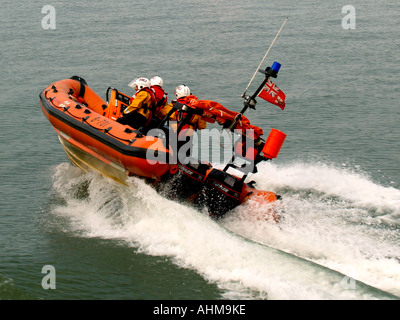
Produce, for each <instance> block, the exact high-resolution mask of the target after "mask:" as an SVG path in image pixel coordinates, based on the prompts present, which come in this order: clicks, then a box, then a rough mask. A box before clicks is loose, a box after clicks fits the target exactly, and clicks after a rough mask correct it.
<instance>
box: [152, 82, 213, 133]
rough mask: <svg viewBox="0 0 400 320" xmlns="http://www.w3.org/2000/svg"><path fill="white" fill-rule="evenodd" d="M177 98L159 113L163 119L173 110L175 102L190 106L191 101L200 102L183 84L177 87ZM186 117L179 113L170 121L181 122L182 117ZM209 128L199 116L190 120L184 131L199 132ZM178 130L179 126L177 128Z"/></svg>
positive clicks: (174, 114)
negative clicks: (198, 130)
mask: <svg viewBox="0 0 400 320" xmlns="http://www.w3.org/2000/svg"><path fill="white" fill-rule="evenodd" d="M174 94H175V97H176V100H172V102H171V103H170V104H168V105H166V106H165V107H164V108H162V109H161V110H160V111H159V115H160V117H161V119H162V118H164V117H165V116H166V115H167V114H168V113H169V112H170V111H171V109H172V108H173V106H174V104H175V102H179V103H182V104H189V105H190V101H191V100H198V98H197V97H196V96H195V95H192V94H190V88H189V87H188V86H187V85H184V84H181V85H179V86H177V87H176V89H175V92H174ZM184 116H185V115H180V114H179V111H176V112H174V113H173V114H172V115H171V116H170V120H174V121H178V122H179V121H180V120H181V119H180V118H181V117H184ZM206 127H207V122H206V121H204V120H203V119H202V118H201V117H200V116H199V115H196V114H194V115H192V117H191V119H190V120H189V122H188V124H187V125H184V126H183V128H182V131H183V130H185V129H186V130H188V129H192V130H197V129H200V130H201V129H205V128H206ZM176 128H177V126H176ZM176 128H174V129H176Z"/></svg>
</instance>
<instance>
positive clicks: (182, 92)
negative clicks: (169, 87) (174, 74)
mask: <svg viewBox="0 0 400 320" xmlns="http://www.w3.org/2000/svg"><path fill="white" fill-rule="evenodd" d="M174 93H175V97H176V98H177V99H179V98H183V97H187V96H188V95H190V89H189V87H188V86H187V85H185V84H181V85H179V86H177V87H176V89H175V92H174Z"/></svg>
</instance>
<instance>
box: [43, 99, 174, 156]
mask: <svg viewBox="0 0 400 320" xmlns="http://www.w3.org/2000/svg"><path fill="white" fill-rule="evenodd" d="M39 97H40V101H41V104H42V106H43V108H44V109H45V110H46V111H47V112H48V113H49V114H50V115H51V116H53V117H55V118H57V119H58V120H60V121H62V122H64V123H66V124H68V125H69V126H71V127H72V128H74V129H76V130H79V131H80V132H82V133H84V134H86V135H88V136H90V137H92V138H94V139H96V140H98V141H100V142H101V143H103V144H105V145H107V146H108V147H111V148H113V149H114V150H116V151H117V152H119V153H121V154H123V155H126V156H130V157H136V158H140V159H147V160H155V161H158V160H159V159H166V160H168V159H169V157H168V154H167V153H165V152H164V154H163V153H162V152H160V151H158V152H149V154H147V150H148V149H146V148H139V147H135V146H129V145H126V144H124V143H122V142H121V141H119V140H117V138H113V137H111V136H110V135H109V134H108V133H107V132H104V131H100V130H98V129H96V128H93V127H91V126H89V125H87V124H85V122H83V121H79V120H77V119H75V118H73V117H72V116H70V115H68V114H66V113H64V112H63V111H61V110H59V109H57V108H56V107H54V106H52V105H51V103H50V101H49V99H47V98H46V96H45V94H44V92H42V93H40V95H39ZM141 139H144V138H141ZM156 155H157V157H155V156H156ZM153 157H154V158H153Z"/></svg>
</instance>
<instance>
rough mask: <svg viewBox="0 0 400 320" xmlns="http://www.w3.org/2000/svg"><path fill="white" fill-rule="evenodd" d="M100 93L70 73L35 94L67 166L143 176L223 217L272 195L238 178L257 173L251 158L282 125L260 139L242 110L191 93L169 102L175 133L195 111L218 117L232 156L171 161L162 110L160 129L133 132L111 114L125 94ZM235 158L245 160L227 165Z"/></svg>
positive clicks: (275, 147)
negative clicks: (221, 162) (232, 145)
mask: <svg viewBox="0 0 400 320" xmlns="http://www.w3.org/2000/svg"><path fill="white" fill-rule="evenodd" d="M109 93H110V97H108V96H109ZM108 98H109V99H108ZM107 99H108V100H109V102H106V101H104V100H103V99H101V98H100V97H99V96H98V95H97V94H96V93H95V92H94V91H93V90H92V89H91V88H90V87H89V86H88V85H87V83H86V81H85V80H84V79H82V78H80V77H78V76H73V77H71V78H70V79H65V80H61V81H57V82H54V83H52V84H51V85H49V86H48V87H47V88H46V89H45V90H43V92H41V93H40V104H41V107H42V110H43V113H44V115H45V116H46V117H47V119H48V120H49V121H50V123H51V125H52V126H53V128H54V129H55V131H56V132H57V133H58V137H59V140H60V142H61V144H62V146H63V147H64V150H65V153H66V154H67V157H68V158H69V160H70V161H71V162H72V163H73V164H74V165H76V166H78V167H80V168H82V169H83V170H85V171H87V170H89V169H95V170H97V171H99V172H100V173H102V174H103V175H105V176H107V177H110V178H112V179H114V180H116V181H118V182H120V183H126V179H127V177H128V176H137V177H141V178H145V179H146V181H148V182H151V183H152V185H153V186H155V188H156V189H158V190H162V191H165V190H166V189H167V190H168V192H167V193H165V192H163V194H166V195H167V196H168V197H170V198H174V199H177V200H179V201H181V200H188V201H189V202H191V203H193V204H195V205H197V206H199V207H207V208H208V211H209V213H210V215H211V216H212V217H215V218H221V217H223V216H224V215H225V214H226V213H227V212H228V211H230V210H232V209H234V208H235V207H237V206H238V205H241V204H243V203H246V202H248V201H249V200H254V201H256V202H258V203H261V204H263V203H274V202H275V201H276V200H278V199H280V196H279V195H277V194H275V193H274V192H271V191H263V190H257V189H256V188H255V187H254V185H253V184H254V183H253V182H250V183H247V182H245V179H246V177H247V175H248V173H251V172H253V173H254V172H257V168H256V165H257V163H259V162H260V161H263V160H271V159H272V158H275V157H277V155H278V153H279V151H280V148H281V146H282V144H283V141H284V139H285V137H286V135H285V134H284V133H283V132H281V131H279V130H276V129H272V130H271V133H270V135H269V137H268V139H267V141H264V140H262V139H261V138H260V136H261V135H262V134H263V131H262V129H261V128H258V127H256V126H253V125H251V124H250V122H249V121H248V119H247V118H246V117H244V116H243V113H244V112H242V113H240V114H239V113H237V112H233V111H230V110H228V109H226V108H225V107H223V106H222V105H220V104H218V103H217V102H214V101H209V100H195V99H194V100H191V101H190V102H188V103H187V104H185V105H183V104H179V103H175V105H174V106H173V108H174V110H176V111H179V112H182V114H185V115H186V116H184V117H183V119H182V120H180V121H181V122H180V124H179V126H178V129H177V131H178V132H180V131H179V130H180V129H179V128H183V127H184V125H185V121H186V119H190V118H191V117H192V116H193V114H196V115H198V116H200V117H201V118H202V119H203V120H205V121H207V122H210V123H214V122H218V123H219V124H221V125H223V126H224V128H226V127H228V126H230V128H231V129H235V133H236V134H237V133H238V134H239V136H241V137H242V139H240V140H239V143H238V144H237V145H236V149H237V150H238V152H235V153H234V156H233V158H232V162H231V163H229V164H227V165H226V167H225V168H224V169H223V170H220V169H216V168H214V167H213V166H212V165H211V164H209V163H204V162H201V161H199V160H197V159H194V158H191V159H190V161H185V162H179V161H177V160H176V159H177V157H176V154H174V151H173V150H174V149H173V147H171V146H170V145H169V139H168V138H167V136H168V132H170V131H168V130H170V128H169V127H168V125H167V121H168V118H169V116H167V117H165V118H164V120H163V121H161V123H158V125H157V128H158V129H160V130H163V131H162V132H164V133H165V135H164V136H163V135H162V134H154V133H153V135H151V134H150V133H151V130H150V131H140V130H137V129H135V128H132V127H130V126H128V125H123V124H120V123H118V122H117V121H116V120H117V119H118V118H119V116H120V113H121V109H123V108H124V107H126V106H127V104H128V103H129V99H130V97H129V96H127V95H125V94H123V93H121V92H119V91H118V90H116V89H114V88H111V87H110V88H108V90H107ZM174 110H172V112H175V111H174ZM187 121H189V120H187ZM232 132H233V130H232ZM247 141H250V142H252V143H247ZM255 141H257V143H256V144H254V142H255ZM261 142H262V143H261ZM237 158H240V159H242V160H244V161H245V162H248V163H250V165H245V166H243V165H242V166H238V165H236V164H234V161H233V160H236V159H237ZM171 159H172V161H171ZM187 159H189V158H187ZM187 159H186V160H187ZM178 160H179V159H178ZM229 168H234V169H237V170H238V171H239V172H242V174H243V176H242V177H240V176H237V175H233V174H230V173H228V172H227V171H228V169H229ZM268 210H269V209H268ZM271 216H272V218H273V219H274V220H276V221H277V220H278V217H277V216H276V215H275V213H274V211H271V212H270V215H269V218H271Z"/></svg>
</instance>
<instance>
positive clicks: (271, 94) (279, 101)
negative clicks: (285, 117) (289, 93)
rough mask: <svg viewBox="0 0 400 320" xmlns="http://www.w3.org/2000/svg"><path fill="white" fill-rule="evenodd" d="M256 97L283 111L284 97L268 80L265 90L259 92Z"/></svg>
mask: <svg viewBox="0 0 400 320" xmlns="http://www.w3.org/2000/svg"><path fill="white" fill-rule="evenodd" d="M258 96H259V97H260V98H262V99H264V100H266V101H268V102H270V103H272V104H275V105H277V106H278V107H279V108H281V109H282V110H283V109H285V98H286V95H285V94H284V93H283V91H281V89H279V88H278V87H277V86H276V85H275V83H273V82H271V80H269V79H268V82H267V83H266V85H265V88H264V89H262V90H261V92H260V93H259V94H258Z"/></svg>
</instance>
